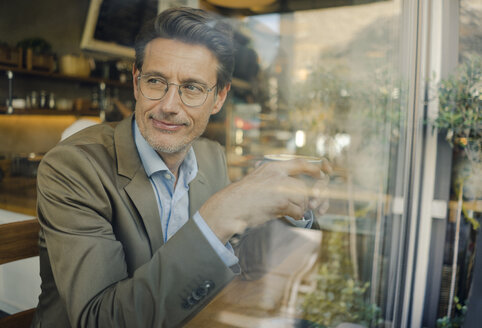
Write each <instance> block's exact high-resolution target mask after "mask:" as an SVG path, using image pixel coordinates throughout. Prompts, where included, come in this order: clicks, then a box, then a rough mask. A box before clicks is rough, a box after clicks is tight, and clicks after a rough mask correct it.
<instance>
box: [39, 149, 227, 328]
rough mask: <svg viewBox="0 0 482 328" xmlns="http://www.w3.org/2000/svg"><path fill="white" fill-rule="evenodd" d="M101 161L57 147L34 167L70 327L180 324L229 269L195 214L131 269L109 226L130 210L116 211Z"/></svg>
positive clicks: (206, 298)
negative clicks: (139, 264) (36, 172)
mask: <svg viewBox="0 0 482 328" xmlns="http://www.w3.org/2000/svg"><path fill="white" fill-rule="evenodd" d="M99 165H100V164H99V163H97V162H95V161H93V160H92V158H91V157H90V156H89V155H88V154H86V153H85V152H83V151H82V148H79V147H74V146H62V145H60V146H57V147H56V148H54V149H53V150H52V151H50V152H49V153H48V154H47V155H46V156H45V158H44V160H43V161H42V163H41V165H40V167H39V171H38V180H37V181H38V182H37V183H38V216H39V221H40V224H41V227H42V232H43V234H44V236H45V244H46V248H47V251H48V256H49V260H50V265H51V270H52V273H53V276H54V279H55V285H56V288H57V290H58V293H59V295H60V298H61V299H62V301H63V303H64V304H65V307H66V310H67V314H68V317H69V320H70V323H71V325H72V326H73V327H176V326H180V325H182V324H183V323H184V322H186V321H187V320H189V319H190V318H191V317H192V316H194V315H195V314H196V313H197V312H198V311H199V310H200V309H202V308H203V307H204V306H205V305H206V304H207V303H208V302H209V301H210V300H211V299H212V298H213V297H214V296H215V295H216V294H217V293H218V292H219V291H220V290H221V289H222V288H223V287H224V286H225V285H226V284H228V283H229V282H230V281H231V280H232V279H233V277H234V274H233V273H232V271H231V270H230V269H229V268H226V266H225V265H224V264H223V263H222V261H221V260H220V259H219V257H217V256H216V254H215V253H214V252H213V250H212V249H211V247H210V246H209V243H208V241H207V240H206V239H205V238H204V237H203V235H202V233H201V232H200V231H199V229H198V228H197V226H196V224H195V223H194V222H192V220H189V222H188V223H186V224H185V225H184V226H183V227H182V228H181V229H180V230H179V231H178V232H177V233H176V234H175V235H174V236H173V237H172V238H171V239H170V241H169V242H168V243H166V244H165V245H163V246H162V247H160V248H159V249H158V250H157V251H155V252H154V254H152V257H151V258H150V259H148V260H147V261H146V263H144V264H143V265H141V266H139V267H138V268H136V269H135V270H134V271H133V272H129V271H130V270H129V268H128V265H127V263H126V256H125V250H124V245H123V243H122V242H121V241H120V240H119V238H118V235H117V231H114V228H113V227H114V226H115V225H113V224H112V223H113V221H114V220H120V219H121V218H120V216H121V215H123V216H127V217H128V216H129V215H128V214H129V213H128V212H126V213H127V214H126V213H119V212H120V211H119V212H117V210H116V208H118V207H116V206H114V205H113V202H121V200H115V197H117V196H116V195H115V193H114V192H113V191H112V190H113V189H115V188H116V187H117V186H115V183H114V182H113V181H114V179H113V178H112V176H110V174H115V173H112V172H109V168H101V167H99ZM99 172H101V173H99ZM131 215H132V216H133V214H132V213H131ZM127 219H129V218H127ZM146 239H147V237H146ZM146 244H147V245H149V242H148V240H140V241H139V247H140V248H142V247H145V246H144V245H146ZM149 255H150V254H149Z"/></svg>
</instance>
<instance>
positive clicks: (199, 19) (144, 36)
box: [135, 7, 234, 90]
mask: <svg viewBox="0 0 482 328" xmlns="http://www.w3.org/2000/svg"><path fill="white" fill-rule="evenodd" d="M156 38H164V39H172V40H178V41H181V42H185V43H189V44H199V45H203V46H205V47H207V48H208V49H209V50H210V51H211V52H212V53H213V54H214V55H215V57H216V58H217V60H218V62H219V67H218V68H217V84H216V86H217V89H218V90H221V89H223V88H224V87H225V86H226V85H227V84H228V83H230V82H231V79H232V75H233V70H234V44H233V32H232V28H231V26H230V25H229V24H227V23H225V22H223V21H222V20H220V19H218V18H216V17H214V15H211V14H209V13H207V12H206V11H204V10H201V9H194V8H188V7H181V8H170V9H167V10H165V11H163V12H161V13H160V14H159V15H158V16H157V17H156V18H154V19H152V20H150V21H148V22H147V23H146V24H145V25H144V26H143V27H142V29H141V31H140V32H139V34H138V35H137V38H136V41H135V51H136V63H135V65H136V68H137V69H138V70H139V71H140V70H142V65H143V63H144V55H145V48H146V45H147V44H148V43H149V42H150V41H152V40H154V39H156Z"/></svg>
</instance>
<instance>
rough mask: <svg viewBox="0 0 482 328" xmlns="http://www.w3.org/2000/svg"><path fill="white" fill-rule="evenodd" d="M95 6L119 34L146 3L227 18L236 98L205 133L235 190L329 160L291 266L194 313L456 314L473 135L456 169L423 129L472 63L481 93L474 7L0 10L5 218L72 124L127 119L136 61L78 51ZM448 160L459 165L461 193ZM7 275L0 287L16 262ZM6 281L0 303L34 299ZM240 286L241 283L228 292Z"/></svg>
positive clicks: (470, 229) (115, 0)
mask: <svg viewBox="0 0 482 328" xmlns="http://www.w3.org/2000/svg"><path fill="white" fill-rule="evenodd" d="M96 3H97V4H98V5H99V6H101V5H102V6H105V8H107V9H109V8H110V9H112V11H111V12H110V14H113V15H117V17H118V18H117V22H119V23H120V24H117V25H116V26H115V27H116V29H118V31H117V32H119V31H121V32H122V29H127V30H128V31H127V32H126V33H127V34H129V35H132V34H135V32H136V31H135V29H136V28H138V26H139V23H140V22H141V21H142V20H143V19H146V18H147V17H149V15H152V12H153V9H152V8H155V9H154V10H156V9H157V8H167V7H169V6H175V5H178V4H186V5H193V6H199V7H201V8H205V9H207V10H211V11H215V12H217V13H218V14H220V15H222V16H224V17H225V18H226V19H227V20H229V22H230V23H231V24H232V26H233V27H234V28H235V31H236V34H235V39H236V42H237V45H238V50H237V53H236V69H235V74H234V80H233V88H232V91H231V94H230V97H229V99H228V101H227V103H226V105H225V106H224V109H223V111H222V112H221V113H220V114H217V115H216V116H214V117H213V118H212V120H211V122H210V124H209V126H208V129H207V131H206V134H205V135H206V136H207V137H208V138H212V139H214V140H217V141H219V142H220V143H221V144H222V145H223V146H224V147H225V150H226V154H227V158H228V167H229V173H230V177H231V179H232V180H233V181H235V180H238V179H240V178H242V177H243V176H244V175H245V174H246V173H248V172H249V171H250V170H251V169H252V168H253V167H254V165H255V163H256V162H257V161H258V160H260V159H261V158H262V157H263V155H264V154H276V153H293V154H303V155H314V156H321V157H324V158H325V159H326V160H329V161H330V163H331V165H332V167H333V172H332V174H331V179H330V183H329V186H328V192H327V195H326V196H327V197H328V198H329V200H330V208H329V210H328V212H327V213H326V214H325V215H323V216H320V217H318V218H316V221H317V224H318V225H319V227H320V230H321V234H316V233H315V234H312V235H310V234H308V235H306V236H305V235H302V236H301V237H300V238H301V239H302V240H303V241H304V243H303V247H301V248H302V249H303V252H304V253H303V256H300V255H299V254H292V255H291V254H284V255H285V257H286V258H285V259H284V260H283V261H282V263H281V264H279V265H278V266H277V267H276V269H274V270H273V271H272V272H270V273H269V274H268V275H266V277H264V278H262V279H261V280H259V281H257V282H256V285H254V286H255V287H249V285H247V287H246V288H243V289H244V290H243V292H240V293H238V294H237V295H236V296H233V294H232V293H231V294H229V293H228V292H226V293H225V294H223V295H221V296H220V297H219V298H218V299H217V302H218V303H219V304H222V306H218V307H215V306H213V307H212V308H209V307H208V308H207V309H206V310H205V311H203V312H201V313H200V314H199V316H198V317H199V318H201V319H199V320H202V317H203V315H204V316H209V317H210V318H215V321H216V322H217V324H219V326H220V327H223V325H224V326H229V325H231V326H243V324H242V323H243V322H244V323H245V325H244V326H246V327H250V326H252V325H250V323H253V322H254V323H256V324H260V323H262V324H269V323H273V322H283V323H285V324H286V323H287V322H293V324H295V322H298V321H297V320H305V321H309V322H316V323H319V324H320V325H323V326H327V327H332V326H333V327H335V326H337V325H338V324H340V323H342V322H354V323H357V324H361V325H364V326H370V327H381V326H384V325H387V326H390V325H393V326H403V325H404V324H405V325H408V326H413V327H416V326H421V325H423V326H427V327H435V326H436V325H437V322H438V324H439V325H440V324H444V323H447V322H452V323H453V322H456V321H457V320H460V319H461V318H462V317H463V311H462V310H461V309H463V307H464V306H465V303H466V300H467V298H468V296H469V291H470V283H471V281H472V265H473V261H474V256H475V255H474V254H475V252H474V245H475V240H476V238H477V234H478V233H477V230H476V224H477V220H479V221H480V213H481V207H482V204H481V193H480V185H481V184H480V183H479V182H480V176H481V174H480V172H481V171H480V137H481V136H480V132H477V130H476V135H475V137H477V133H478V138H479V139H478V141H477V140H476V142H479V144H478V145H479V148H478V153H477V152H476V154H475V157H474V158H475V162H477V158H478V163H479V164H478V165H479V166H478V167H477V165H476V164H477V163H475V164H473V166H471V167H469V168H468V169H467V165H469V166H470V164H471V163H473V162H474V161H472V162H470V160H469V162H467V160H466V159H465V161H464V154H466V151H464V148H463V147H462V148H461V147H460V146H461V145H460V144H457V142H459V141H460V139H457V140H458V141H457V140H456V141H457V142H455V144H454V143H453V142H452V143H449V142H447V141H446V136H447V131H446V130H443V129H441V131H442V132H443V133H440V134H438V133H437V130H435V131H434V130H433V118H434V117H435V116H434V113H436V112H437V109H438V103H439V101H440V99H441V98H439V96H440V90H439V85H440V82H441V80H443V79H446V78H448V77H449V76H450V75H451V74H455V73H456V72H459V71H463V70H464V69H465V70H467V67H468V65H469V66H470V65H472V66H470V67H473V69H474V70H475V71H477V70H478V72H479V81H478V82H477V81H476V82H477V83H478V84H477V83H475V84H474V85H475V86H474V87H475V89H474V90H475V91H474V93H473V94H475V92H479V91H480V92H482V90H481V89H482V87H481V83H480V70H481V66H480V65H481V62H480V56H481V54H482V28H481V23H480V22H481V21H482V3H481V1H478V0H460V1H448V0H445V1H416V0H406V1H405V0H391V1H369V0H364V1H362V0H360V1H356V0H352V1H348V0H346V1H328V0H326V1H323V0H319V1H314V0H313V1H308V0H302V1H293V0H290V1H274V0H271V1H270V0H263V1H261V0H260V1H255V2H254V1H248V0H246V1H231V2H230V1H216V0H212V1H210V0H204V1H196V0H178V1H160V2H159V3H157V2H156V1H128V0H109V1H107V0H104V1H94V0H91V1H89V0H81V1H63V0H48V1H47V0H46V1H35V2H32V1H27V0H17V1H3V2H2V3H1V4H0V101H1V102H0V140H2V142H1V143H0V169H1V171H0V209H1V210H2V212H1V213H0V214H2V216H6V217H13V216H14V215H26V216H35V201H36V190H35V175H36V167H37V165H38V162H39V161H40V160H41V158H42V156H43V154H44V153H45V152H47V151H48V150H49V149H50V148H52V147H53V146H54V145H55V144H56V143H57V142H58V141H59V140H60V135H61V133H62V131H63V130H64V129H65V128H66V127H68V126H69V125H70V124H71V123H73V122H74V121H75V120H77V119H79V118H80V119H91V120H96V121H101V119H100V118H99V117H100V115H105V116H107V117H108V118H109V119H111V120H119V119H121V117H122V115H121V113H120V111H119V109H118V107H117V105H116V104H118V102H116V101H117V100H119V101H120V102H121V103H122V104H123V106H124V109H126V108H127V109H130V110H131V109H133V107H134V101H133V96H132V83H131V81H130V79H131V73H130V71H131V65H132V58H129V57H125V53H122V54H121V53H120V52H118V50H116V49H110V50H109V49H107V50H106V49H105V48H102V50H99V49H101V48H96V47H95V46H90V47H86V46H84V47H81V42H82V37H83V34H84V33H85V30H86V29H87V28H88V24H87V23H88V19H87V17H88V15H89V12H90V11H92V7H93V6H94V7H95V4H96ZM101 8H104V7H101ZM102 17H104V16H102ZM119 17H123V19H120V18H119ZM139 17H142V19H140V18H139ZM104 18H106V19H107V14H106V17H104ZM136 18H137V19H136ZM114 21H115V20H114ZM110 22H113V21H110ZM99 24H100V23H99ZM104 26H106V25H104ZM94 27H95V26H94ZM106 34H107V35H109V33H106ZM114 34H116V33H114ZM117 34H119V33H117ZM120 34H121V36H122V33H120ZM116 42H117V43H119V41H118V40H117V41H116ZM120 42H124V41H122V40H121V41H120ZM129 42H130V41H125V44H126V45H127V47H129ZM17 46H19V47H20V46H22V52H20V51H19V47H17ZM29 48H30V49H32V51H31V52H30V54H28V52H27V50H28V49H29ZM87 48H88V49H87ZM29 56H30V57H29ZM9 72H10V73H9ZM460 74H461V73H460ZM460 74H459V76H460ZM464 81H465V83H469V82H470V81H469V82H467V79H466V80H464ZM471 90H472V89H471ZM10 96H11V97H10ZM479 101H480V100H479ZM10 105H12V106H11V108H9V106H10ZM478 106H479V108H480V105H478ZM12 108H13V111H12ZM478 113H479V117H480V110H479V112H478ZM476 124H479V126H480V121H478V123H477V122H476ZM449 130H450V129H449ZM470 137H471V138H472V135H470ZM466 149H467V148H466ZM477 156H478V157H477ZM459 163H462V164H461V165H463V167H464V168H465V171H467V170H468V172H469V173H468V174H469V175H468V178H467V174H466V175H465V177H466V178H467V179H466V180H465V181H466V184H465V185H464V187H463V188H462V189H463V194H461V193H459V192H458V189H457V183H456V182H457V181H458V179H459V178H460V174H461V173H460V172H459V171H456V168H457V167H458V164H459ZM467 163H468V164H467ZM474 167H475V168H474ZM474 170H475V171H474ZM477 170H478V171H477ZM474 172H475V173H474ZM459 189H460V188H459ZM459 195H461V197H462V201H461V202H457V200H458V199H459V197H458V196H459ZM12 213H13V214H12ZM295 239H296V238H294V240H295ZM276 242H277V243H281V241H279V240H278V241H276ZM285 242H286V243H288V242H287V241H285ZM281 244H282V243H281ZM281 244H280V247H281V248H282V246H281ZM285 246H286V245H285ZM31 265H33V266H35V265H36V264H35V263H33V264H31ZM37 265H38V264H37ZM9 270H11V272H10V273H9V272H7V271H5V270H4V271H0V273H2V272H3V275H0V278H3V279H7V278H8V275H9V274H10V275H12V274H13V275H15V270H17V269H16V268H12V269H9ZM12 272H13V273H12ZM427 277H430V279H427ZM8 279H9V278H8ZM32 279H33V278H32ZM33 281H35V283H36V280H33ZM3 283H4V287H3V289H2V292H3V295H4V297H0V298H1V299H0V309H1V310H4V311H5V312H12V311H16V310H18V309H20V308H22V307H23V306H26V305H25V303H27V305H29V304H30V303H29V302H31V304H32V306H35V303H36V299H34V300H33V301H31V300H24V299H23V298H22V295H20V296H18V295H19V293H18V292H16V291H15V292H13V291H11V290H9V289H8V287H5V286H7V282H6V280H5V281H3ZM236 284H240V286H244V285H242V282H239V281H236V282H234V283H233V285H232V286H234V287H231V286H230V287H228V291H229V288H235V287H236ZM32 288H33V289H34V292H35V291H36V289H35V288H36V287H32ZM253 289H256V290H257V291H256V293H254V292H253ZM21 293H23V292H22V291H21V292H20V294H21ZM29 293H30V291H25V294H27V295H28V294H29ZM0 294H2V293H0ZM255 294H256V295H257V296H255ZM221 308H222V310H220V309H221ZM253 320H254V321H253ZM256 324H255V325H256Z"/></svg>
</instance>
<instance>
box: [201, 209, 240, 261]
mask: <svg viewBox="0 0 482 328" xmlns="http://www.w3.org/2000/svg"><path fill="white" fill-rule="evenodd" d="M193 220H194V222H195V223H196V224H197V226H198V228H199V230H201V232H202V233H203V235H204V237H206V239H207V240H208V242H209V244H210V245H211V247H212V248H213V249H214V251H215V252H216V254H218V256H219V257H220V258H221V260H222V261H223V262H224V264H225V265H226V266H227V267H231V266H233V265H235V264H237V263H238V258H237V257H236V256H235V255H234V249H233V247H232V246H231V244H230V243H229V242H227V243H226V245H223V244H222V243H221V241H220V240H219V238H218V237H216V235H215V234H214V232H213V231H212V230H211V228H210V227H209V226H208V225H207V223H206V222H205V221H204V219H203V218H202V216H201V214H199V212H196V214H194V216H193Z"/></svg>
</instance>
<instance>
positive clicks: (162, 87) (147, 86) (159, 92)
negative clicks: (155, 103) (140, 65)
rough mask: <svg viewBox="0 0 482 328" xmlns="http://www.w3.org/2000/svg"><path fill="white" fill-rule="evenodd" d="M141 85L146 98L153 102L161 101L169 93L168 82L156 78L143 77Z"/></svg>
mask: <svg viewBox="0 0 482 328" xmlns="http://www.w3.org/2000/svg"><path fill="white" fill-rule="evenodd" d="M139 85H140V87H141V92H142V94H143V95H144V97H146V98H148V99H152V100H157V99H161V98H162V97H164V95H165V94H166V91H167V83H166V81H164V80H162V79H159V78H156V77H151V76H142V77H141V79H140V83H139Z"/></svg>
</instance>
